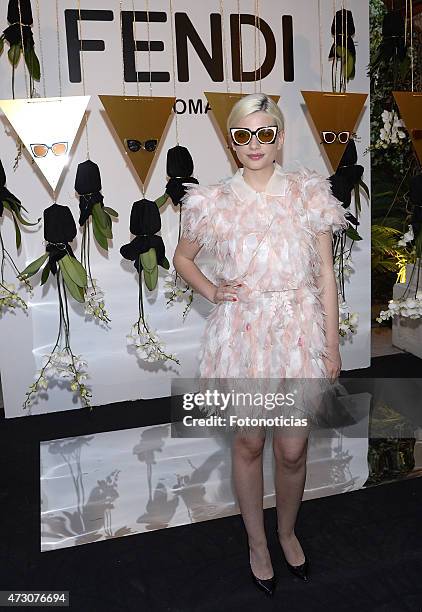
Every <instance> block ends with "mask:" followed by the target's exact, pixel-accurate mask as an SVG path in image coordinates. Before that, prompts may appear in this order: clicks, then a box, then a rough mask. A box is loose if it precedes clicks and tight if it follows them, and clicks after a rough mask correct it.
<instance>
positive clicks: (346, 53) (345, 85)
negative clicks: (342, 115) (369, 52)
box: [343, 0, 349, 92]
mask: <svg viewBox="0 0 422 612" xmlns="http://www.w3.org/2000/svg"><path fill="white" fill-rule="evenodd" d="M343 15H344V16H345V19H346V38H344V35H343V38H344V57H345V58H346V68H345V71H344V74H343V79H344V91H345V92H346V91H347V73H348V67H349V47H348V39H347V35H348V21H349V20H348V18H347V5H346V0H344V2H343Z"/></svg>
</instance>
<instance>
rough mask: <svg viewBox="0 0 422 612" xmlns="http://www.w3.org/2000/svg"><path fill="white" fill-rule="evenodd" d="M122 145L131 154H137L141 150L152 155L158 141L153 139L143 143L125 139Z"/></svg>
mask: <svg viewBox="0 0 422 612" xmlns="http://www.w3.org/2000/svg"><path fill="white" fill-rule="evenodd" d="M124 143H125V147H126V149H127V150H128V151H130V152H131V153H137V152H138V151H140V150H141V149H144V150H145V151H148V153H152V152H153V151H155V150H156V148H157V145H158V140H157V139H155V138H151V139H150V140H145V142H141V141H140V140H135V139H134V138H125V139H124Z"/></svg>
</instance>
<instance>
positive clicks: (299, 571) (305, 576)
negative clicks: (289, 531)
mask: <svg viewBox="0 0 422 612" xmlns="http://www.w3.org/2000/svg"><path fill="white" fill-rule="evenodd" d="M278 535H279V534H278V531H277V537H278ZM279 541H280V538H279ZM281 550H282V551H283V549H281ZM283 557H284V561H285V562H286V565H287V568H288V569H289V571H290V572H291V573H292V574H294V575H295V576H297V577H298V578H301V579H302V580H303V581H304V582H308V581H309V559H307V558H306V555H305V561H304V562H303V563H302V564H301V565H290V563H289V562H288V561H287V559H286V555H285V554H284V551H283Z"/></svg>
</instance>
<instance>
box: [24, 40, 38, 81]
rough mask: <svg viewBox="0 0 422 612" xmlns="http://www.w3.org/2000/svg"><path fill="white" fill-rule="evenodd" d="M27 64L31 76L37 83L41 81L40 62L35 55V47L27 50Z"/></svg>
mask: <svg viewBox="0 0 422 612" xmlns="http://www.w3.org/2000/svg"><path fill="white" fill-rule="evenodd" d="M25 63H26V65H27V66H28V70H29V74H30V75H31V76H32V78H33V79H34V80H35V81H39V80H40V78H41V70H40V62H39V61H38V57H37V55H36V53H35V50H34V47H31V48H30V49H25Z"/></svg>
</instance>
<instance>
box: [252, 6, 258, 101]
mask: <svg viewBox="0 0 422 612" xmlns="http://www.w3.org/2000/svg"><path fill="white" fill-rule="evenodd" d="M257 29H258V0H255V27H254V37H253V43H254V50H253V55H254V64H253V65H254V83H253V91H254V93H256V82H257V71H258V67H257V64H256V61H257V56H256V48H257V47H256V34H257Z"/></svg>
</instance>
